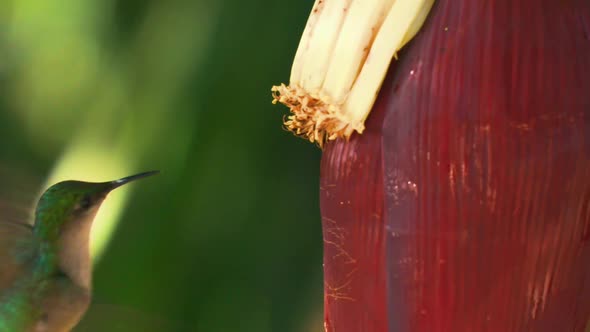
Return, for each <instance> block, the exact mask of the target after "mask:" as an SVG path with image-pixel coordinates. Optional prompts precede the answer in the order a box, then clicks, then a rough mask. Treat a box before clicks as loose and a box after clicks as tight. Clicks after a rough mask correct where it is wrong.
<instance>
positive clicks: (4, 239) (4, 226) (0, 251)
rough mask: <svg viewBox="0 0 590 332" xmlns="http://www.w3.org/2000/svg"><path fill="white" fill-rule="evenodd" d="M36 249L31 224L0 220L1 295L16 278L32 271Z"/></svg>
mask: <svg viewBox="0 0 590 332" xmlns="http://www.w3.org/2000/svg"><path fill="white" fill-rule="evenodd" d="M35 249H36V246H35V245H34V238H33V229H32V227H31V226H30V225H28V224H21V223H14V222H0V296H1V295H2V292H3V290H5V289H6V288H7V287H10V286H11V285H12V284H13V283H14V281H15V279H17V278H18V277H19V276H21V275H23V274H25V273H26V271H30V267H31V265H32V264H33V257H34V254H35V251H36V250H35Z"/></svg>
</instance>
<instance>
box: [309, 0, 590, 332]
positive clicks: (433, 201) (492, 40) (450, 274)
mask: <svg viewBox="0 0 590 332" xmlns="http://www.w3.org/2000/svg"><path fill="white" fill-rule="evenodd" d="M321 167H322V168H321V195H320V198H321V209H322V217H323V220H322V223H323V230H324V273H325V319H326V326H327V330H328V331H336V332H347V331H354V332H358V331H368V332H371V331H391V332H394V331H395V332H482V331H490V332H526V331H535V332H557V331H580V332H581V331H584V328H585V326H586V324H587V322H588V320H589V319H590V1H588V0H569V1H568V0H534V1H533V0H530V1H529V0H527V1H525V0H512V1H511V0H495V1H473V0H453V1H451V0H438V1H437V3H436V4H435V7H434V8H433V10H432V12H431V14H430V17H429V19H428V21H427V23H426V25H425V26H424V28H423V29H422V31H421V33H420V34H419V35H418V36H417V37H416V38H415V40H414V41H412V43H411V44H410V45H409V46H408V47H407V49H405V50H404V51H403V52H402V54H400V60H399V61H398V62H397V63H396V64H395V68H392V69H391V70H390V73H389V75H388V78H387V79H386V84H385V86H384V87H383V89H382V90H381V92H380V96H379V98H378V102H377V103H376V105H375V107H374V111H373V112H372V113H371V115H370V117H369V120H368V122H367V129H366V131H365V133H364V134H363V135H360V136H359V135H357V136H355V137H353V138H352V139H351V140H350V141H349V142H343V141H337V142H332V143H329V144H328V145H327V146H326V148H325V150H324V154H323V159H322V166H321Z"/></svg>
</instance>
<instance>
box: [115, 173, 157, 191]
mask: <svg viewBox="0 0 590 332" xmlns="http://www.w3.org/2000/svg"><path fill="white" fill-rule="evenodd" d="M158 173H160V171H149V172H143V173H139V174H135V175H131V176H127V177H124V178H122V179H119V180H115V181H111V182H108V183H109V184H110V189H109V190H113V189H115V188H118V187H120V186H122V185H124V184H127V183H129V182H131V181H135V180H139V179H143V178H145V177H148V176H152V175H156V174H158Z"/></svg>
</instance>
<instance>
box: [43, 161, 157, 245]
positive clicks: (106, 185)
mask: <svg viewBox="0 0 590 332" xmlns="http://www.w3.org/2000/svg"><path fill="white" fill-rule="evenodd" d="M156 173H158V171H152V172H145V173H140V174H136V175H132V176H128V177H125V178H122V179H119V180H115V181H108V182H82V181H63V182H59V183H57V184H54V185H53V186H51V187H49V188H48V189H47V190H46V191H45V192H44V193H43V194H42V195H41V198H40V199H39V203H38V204H37V209H36V211H35V225H34V230H35V234H37V235H38V236H40V237H41V238H44V239H52V238H53V239H56V238H57V237H59V236H60V235H61V234H62V233H63V231H64V229H72V228H74V229H75V228H78V227H79V226H77V225H80V228H82V227H81V226H82V224H84V225H87V224H89V222H91V221H92V220H93V219H94V216H95V215H96V212H97V211H98V209H99V207H100V205H101V204H102V202H103V200H104V199H105V198H106V196H107V195H108V193H109V192H111V191H112V190H113V189H115V188H118V187H120V186H122V185H124V184H127V183H129V182H131V181H133V180H137V179H141V178H144V177H147V176H150V175H153V174H156Z"/></svg>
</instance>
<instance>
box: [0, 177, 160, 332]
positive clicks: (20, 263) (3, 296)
mask: <svg viewBox="0 0 590 332" xmlns="http://www.w3.org/2000/svg"><path fill="white" fill-rule="evenodd" d="M151 174H154V173H153V172H150V173H142V174H138V175H136V176H131V177H128V178H124V179H121V180H117V181H112V182H104V183H89V182H79V181H65V182H61V183H58V184H56V185H54V186H52V187H50V188H49V189H48V190H47V191H46V192H45V193H44V194H43V195H42V196H41V199H40V200H39V204H38V205H37V209H36V213H35V224H34V226H33V227H30V226H29V225H27V224H16V223H1V222H0V264H1V265H0V332H21V331H22V332H67V331H70V330H71V329H72V328H73V327H74V326H75V325H76V324H77V323H78V322H79V320H80V319H81V317H82V315H83V314H84V313H85V312H86V310H87V308H88V306H89V304H90V299H91V276H92V271H91V266H92V265H91V260H90V253H89V237H90V228H91V226H92V221H93V220H94V216H95V215H96V212H97V211H98V208H99V207H100V205H101V203H102V201H103V200H104V198H105V197H106V195H107V194H108V193H109V192H110V191H111V190H112V189H114V188H116V187H119V186H121V185H123V184H125V183H127V182H129V181H131V180H134V179H138V178H141V177H144V176H147V175H151Z"/></svg>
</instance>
